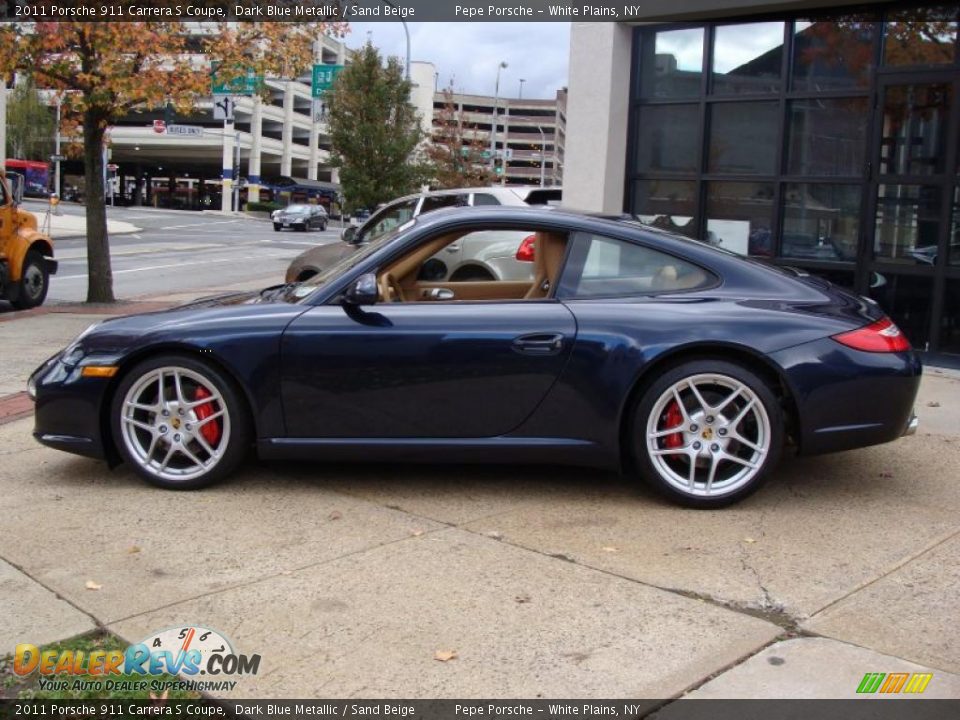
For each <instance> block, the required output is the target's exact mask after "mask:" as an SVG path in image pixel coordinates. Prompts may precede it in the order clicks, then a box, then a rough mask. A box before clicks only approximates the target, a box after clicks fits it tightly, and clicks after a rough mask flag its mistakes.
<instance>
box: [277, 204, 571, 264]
mask: <svg viewBox="0 0 960 720" xmlns="http://www.w3.org/2000/svg"><path fill="white" fill-rule="evenodd" d="M562 192H563V189H562V188H559V187H548V188H541V187H528V186H514V185H494V186H491V187H484V188H462V189H457V190H432V191H430V192H424V193H417V194H416V195H407V196H406V197H402V198H398V199H396V200H393V201H392V202H390V203H388V204H386V205H384V206H383V207H382V208H380V209H379V210H377V211H376V212H375V213H374V214H373V215H372V216H370V217H369V219H368V220H367V221H366V222H364V223H363V224H362V225H360V226H359V227H347V228H345V229H344V231H343V233H342V235H341V242H339V243H330V244H328V245H320V246H318V247H315V248H311V249H310V250H307V251H305V252H303V253H301V254H300V255H298V256H297V257H296V258H294V260H293V262H292V263H290V266H289V267H288V268H287V274H286V281H287V282H301V281H303V280H307V279H308V278H311V277H313V276H314V275H317V274H318V273H320V272H322V271H323V270H325V269H326V268H328V267H331V266H332V265H335V264H336V263H337V262H339V261H340V260H342V259H343V258H344V257H346V256H347V255H350V254H352V253H354V252H356V251H357V250H358V249H359V248H361V247H362V246H363V245H365V244H367V243H369V242H372V241H374V240H376V239H377V238H378V237H381V236H382V235H384V234H385V233H388V232H390V231H391V230H392V229H393V228H395V227H397V226H398V225H401V224H403V223H405V222H406V221H407V220H409V219H410V218H414V217H418V216H419V215H423V214H425V213H429V212H433V211H434V210H439V209H441V208H446V207H467V206H481V205H506V206H508V207H525V206H527V205H547V204H551V203H556V202H559V201H560V197H561V194H562ZM526 236H527V234H526V233H521V234H514V235H513V236H509V237H497V236H495V235H493V234H490V235H488V236H486V237H485V238H479V237H478V238H476V239H475V240H473V241H472V242H471V243H470V245H469V246H467V247H464V246H460V247H459V248H457V249H456V250H451V251H450V252H449V253H447V254H441V255H440V256H438V257H437V258H436V260H437V262H436V263H433V264H432V267H431V268H428V270H427V272H432V273H433V275H432V277H433V279H441V280H442V279H446V278H451V277H452V278H456V279H457V280H466V279H470V280H506V279H514V278H521V277H529V275H530V272H531V270H530V264H529V263H530V262H532V261H533V258H532V255H531V253H530V252H529V250H530V248H529V247H528V248H527V250H525V251H524V252H522V253H521V252H520V244H521V243H522V242H523V240H524V239H525V238H526ZM518 253H519V257H518ZM525 258H526V259H525ZM524 263H526V264H524Z"/></svg>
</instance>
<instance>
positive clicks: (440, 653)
mask: <svg viewBox="0 0 960 720" xmlns="http://www.w3.org/2000/svg"><path fill="white" fill-rule="evenodd" d="M433 659H434V660H439V661H440V662H449V661H450V660H456V659H457V651H456V650H437V651H436V652H435V653H434V654H433Z"/></svg>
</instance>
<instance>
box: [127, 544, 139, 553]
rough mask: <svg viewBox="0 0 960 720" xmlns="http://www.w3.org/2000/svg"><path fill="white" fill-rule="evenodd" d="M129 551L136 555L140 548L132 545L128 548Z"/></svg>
mask: <svg viewBox="0 0 960 720" xmlns="http://www.w3.org/2000/svg"><path fill="white" fill-rule="evenodd" d="M127 552H128V553H129V554H130V555H135V554H136V553H138V552H140V548H139V547H137V546H136V545H131V546H130V547H128V548H127Z"/></svg>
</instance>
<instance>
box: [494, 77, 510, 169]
mask: <svg viewBox="0 0 960 720" xmlns="http://www.w3.org/2000/svg"><path fill="white" fill-rule="evenodd" d="M506 67H507V63H506V62H504V61H501V62H500V64H499V65H497V82H496V84H495V85H494V86H493V119H492V121H491V123H490V169H491V170H493V171H494V172H496V169H497V104H498V103H499V101H500V71H501V70H503V69H504V68H506Z"/></svg>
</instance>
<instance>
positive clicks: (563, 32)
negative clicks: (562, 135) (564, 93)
mask: <svg viewBox="0 0 960 720" xmlns="http://www.w3.org/2000/svg"><path fill="white" fill-rule="evenodd" d="M407 25H408V27H409V29H410V58H411V60H413V61H417V60H424V61H427V62H432V63H433V64H434V65H435V66H436V71H437V73H438V74H439V77H438V87H439V89H440V90H443V89H444V88H445V87H447V86H448V85H449V84H450V81H451V80H453V89H454V91H456V92H466V93H476V94H478V95H493V90H494V84H495V83H496V77H497V65H498V63H500V62H501V61H504V62H506V63H507V68H506V69H505V70H501V71H500V97H511V98H515V97H518V94H519V92H520V84H521V83H520V79H521V78H523V79H524V80H525V82H524V83H523V97H525V98H540V99H551V98H553V97H555V95H556V92H557V90H559V89H560V88H562V87H566V85H567V65H568V61H569V53H570V23H565V22H544V23H536V22H512V23H510V22H506V23H478V22H436V23H416V22H412V23H407ZM368 31H369V33H370V39H371V40H372V41H373V44H374V45H376V46H377V47H378V48H380V51H381V53H382V54H384V55H396V56H397V57H399V58H400V59H401V61H402V60H403V59H404V58H405V57H406V52H407V51H406V40H405V37H404V32H403V27H402V26H401V24H400V23H399V22H376V23H354V22H352V23H350V34H349V35H347V37H346V38H345V40H346V43H347V47H350V48H357V47H360V46H361V45H363V44H364V43H365V42H366V41H367V33H368Z"/></svg>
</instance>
